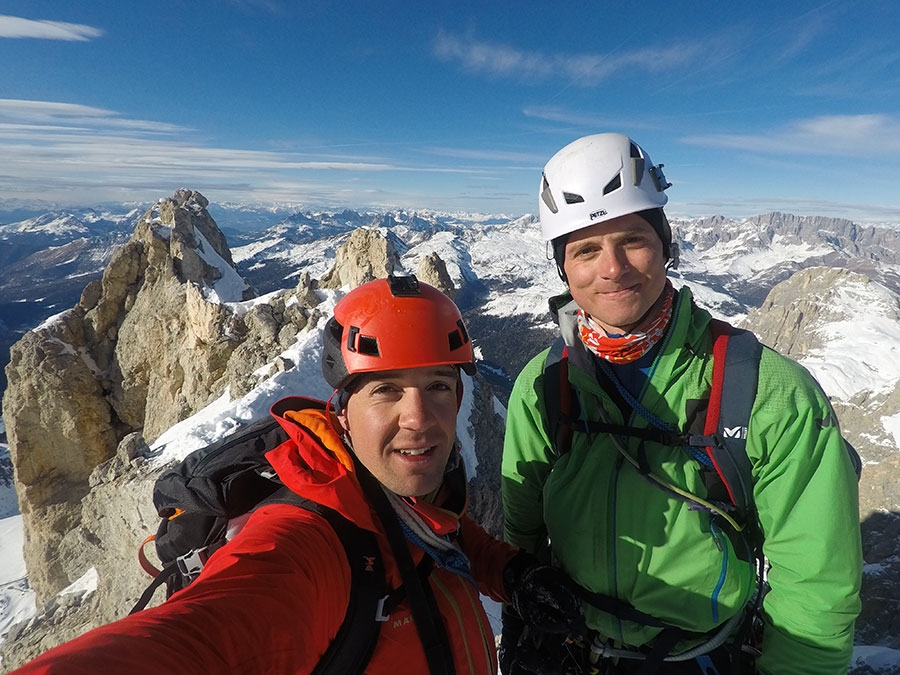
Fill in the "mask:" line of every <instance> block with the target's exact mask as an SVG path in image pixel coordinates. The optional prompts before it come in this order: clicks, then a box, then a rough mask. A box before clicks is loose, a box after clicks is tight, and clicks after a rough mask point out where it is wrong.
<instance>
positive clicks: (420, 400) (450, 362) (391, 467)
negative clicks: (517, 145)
mask: <svg viewBox="0 0 900 675" xmlns="http://www.w3.org/2000/svg"><path fill="white" fill-rule="evenodd" d="M323 343H324V349H323V357H322V369H323V373H324V375H325V379H326V381H327V382H328V383H329V384H330V385H332V386H333V387H334V389H335V392H334V395H333V396H332V399H331V401H329V402H328V403H322V402H321V401H313V400H311V399H304V398H300V397H289V398H287V399H283V400H281V401H279V402H278V403H276V404H275V406H273V408H272V414H273V416H275V418H276V419H277V420H278V422H279V423H280V424H281V426H282V427H283V428H284V430H285V431H286V432H287V434H288V437H289V438H288V440H287V441H285V442H284V443H282V444H281V445H280V446H278V447H277V448H275V449H274V450H272V451H271V452H269V453H268V454H267V459H268V460H269V462H270V463H271V465H272V467H273V468H274V469H275V471H276V472H277V473H278V476H279V478H280V479H281V480H282V482H283V483H284V484H285V485H286V486H287V487H288V488H289V489H290V490H291V491H293V492H295V493H297V494H298V495H300V496H302V497H304V498H306V499H309V500H312V501H314V502H317V503H319V504H322V505H325V506H327V507H329V508H331V509H333V510H335V511H337V512H339V513H340V514H341V515H342V516H343V517H344V518H346V519H348V520H350V521H351V522H352V523H354V524H355V525H356V526H358V527H361V528H364V529H366V530H369V531H371V532H373V533H374V534H375V537H376V540H377V543H378V548H379V550H380V551H381V554H382V558H383V560H384V567H385V576H386V583H387V586H388V588H390V589H397V588H399V587H401V586H403V587H404V591H405V595H404V596H403V599H402V600H401V601H400V602H399V604H398V605H397V606H396V607H393V608H392V609H391V610H390V616H389V617H388V618H387V620H386V621H384V620H383V621H382V622H381V626H380V632H379V633H378V639H377V642H376V643H375V646H374V651H373V653H372V655H371V658H370V659H369V660H368V664H367V665H365V670H364V672H365V673H369V674H371V675H375V674H385V675H387V674H390V675H396V674H397V673H446V674H450V673H459V674H462V673H472V674H488V673H496V670H497V658H496V653H495V648H494V636H493V632H492V631H491V627H490V624H489V622H488V619H487V616H486V614H485V612H484V609H483V606H482V603H481V600H480V597H479V593H484V594H485V595H488V596H489V597H491V598H493V599H494V600H497V601H501V602H512V603H513V604H514V605H515V607H516V608H517V609H518V610H519V611H520V613H521V614H522V616H523V617H524V618H525V620H526V621H531V622H532V623H535V624H538V625H540V626H541V627H542V628H543V629H545V630H556V631H558V632H566V631H568V630H569V629H570V625H571V626H575V627H576V630H577V626H579V625H581V621H582V620H581V616H580V611H579V609H578V602H577V600H576V599H575V595H574V593H573V591H572V589H571V586H570V582H569V581H568V579H567V578H565V577H564V576H562V575H561V574H560V573H558V572H557V571H555V570H553V569H551V568H549V567H546V566H541V565H539V564H537V563H536V562H535V561H534V559H533V558H531V557H530V556H529V555H528V554H525V553H524V552H521V551H518V549H515V548H512V547H510V546H508V545H506V544H504V543H502V542H499V541H497V540H495V539H493V538H492V537H490V536H489V535H488V534H487V533H486V532H485V531H484V530H483V529H481V527H480V526H479V525H477V524H476V523H475V522H474V521H473V520H471V519H470V518H469V517H468V516H467V515H465V506H466V482H465V470H464V467H463V465H462V458H461V457H460V454H459V448H458V444H457V441H456V417H457V412H458V410H459V405H460V401H461V398H462V378H461V374H460V371H461V370H463V371H465V372H466V373H468V374H470V375H471V374H474V372H475V359H474V353H473V350H472V344H471V341H470V339H469V336H468V333H467V332H466V328H465V325H464V323H463V321H462V317H461V315H460V312H459V309H458V308H457V307H456V305H455V304H454V303H453V302H452V301H451V300H450V299H449V298H447V297H446V296H445V295H443V294H442V293H440V291H438V290H437V289H435V288H432V287H431V286H428V285H427V284H424V283H420V282H418V281H417V280H416V278H415V277H390V278H388V279H380V280H377V281H372V282H369V283H367V284H363V285H362V286H360V287H359V288H357V289H355V290H353V291H351V292H350V293H348V294H347V295H346V296H345V297H344V298H343V299H342V300H341V301H340V302H339V303H338V304H337V306H336V307H335V312H334V316H333V317H332V318H331V319H330V320H329V322H328V324H327V326H326V328H325V331H324V335H323ZM332 401H334V405H332ZM379 505H381V508H380V507H379ZM398 533H402V534H400V535H399V537H400V538H399V545H398V539H397V536H398ZM423 560H424V561H425V563H427V564H423ZM405 568H406V569H407V570H408V569H414V570H416V571H415V573H413V574H412V575H410V574H409V573H408V572H407V573H404V569H405ZM421 570H430V571H428V573H427V576H425V574H424V573H421ZM421 577H424V579H422V578H421ZM353 590H354V589H353V588H352V584H351V572H350V566H349V564H348V561H347V554H346V553H345V550H344V547H343V545H342V543H341V540H340V539H339V538H338V536H337V534H336V533H335V531H334V529H333V528H332V527H331V526H330V525H329V523H328V521H326V520H325V518H323V517H322V516H321V515H319V514H318V513H314V512H312V511H310V510H307V509H304V508H301V507H299V506H297V505H294V504H286V503H269V504H266V505H264V506H262V507H260V508H258V509H257V510H255V511H254V512H253V513H252V515H251V516H250V518H249V520H248V521H247V523H246V525H245V526H244V527H243V529H241V531H240V532H239V533H238V534H237V536H236V537H234V538H233V539H232V540H231V541H230V542H229V543H228V544H227V545H225V546H224V547H222V548H221V549H219V550H218V551H217V552H216V553H214V554H213V555H212V556H211V557H210V559H209V561H208V562H207V564H206V566H205V567H204V568H203V571H202V573H201V574H200V576H199V578H198V579H197V580H196V581H194V583H192V584H190V585H189V586H187V587H186V588H185V589H183V590H181V591H179V592H178V593H176V594H175V595H173V596H172V597H171V598H170V599H169V600H168V601H166V602H165V603H163V604H161V605H159V606H157V607H153V608H151V609H147V610H145V611H142V612H138V613H136V614H132V615H130V616H128V617H126V618H124V619H121V620H120V621H117V622H114V623H112V624H109V625H107V626H102V627H100V628H97V629H95V630H93V631H91V632H89V633H87V634H85V635H83V636H81V637H80V638H77V639H75V640H73V641H71V642H68V643H66V644H63V645H60V646H59V647H56V648H55V649H52V650H50V651H49V652H46V653H45V654H43V655H41V656H39V657H38V658H36V659H35V660H33V661H31V662H30V663H29V664H26V665H25V666H23V667H22V668H21V669H19V670H17V671H15V672H16V673H18V674H19V675H25V674H26V673H29V674H30V673H66V674H68V675H72V674H75V675H78V674H84V675H87V674H88V673H90V674H91V675H94V674H95V673H97V672H108V673H119V672H122V673H129V675H140V674H142V673H146V674H147V675H151V674H152V675H156V674H158V673H185V674H187V673H217V674H233V675H253V674H263V673H264V674H269V673H272V674H275V673H284V674H285V675H295V674H298V673H312V672H313V671H314V669H316V668H317V666H318V665H319V662H320V660H321V658H322V656H323V655H324V654H325V652H326V650H327V649H328V647H329V645H330V644H331V642H332V641H333V640H334V639H335V636H336V634H337V632H338V629H339V628H340V627H341V624H342V621H343V619H344V615H345V612H346V610H347V606H348V603H349V602H350V598H351V593H352V592H353ZM423 598H424V600H423ZM381 618H382V619H384V618H385V617H381ZM373 621H374V618H373ZM423 644H427V646H428V647H427V649H426V648H425V647H423ZM316 672H319V671H316Z"/></svg>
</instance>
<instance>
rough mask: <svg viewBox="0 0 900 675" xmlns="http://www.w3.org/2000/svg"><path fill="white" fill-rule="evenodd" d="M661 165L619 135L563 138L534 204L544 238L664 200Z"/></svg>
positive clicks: (661, 203) (659, 204)
mask: <svg viewBox="0 0 900 675" xmlns="http://www.w3.org/2000/svg"><path fill="white" fill-rule="evenodd" d="M662 167H663V165H662V164H659V165H654V164H653V162H652V161H651V160H650V156H649V155H648V154H647V153H646V152H644V151H643V149H641V147H640V146H639V145H638V144H637V143H635V142H634V141H632V140H631V139H630V138H629V137H628V136H625V135H624V134H594V135H592V136H584V137H582V138H579V139H578V140H576V141H573V142H572V143H569V145H567V146H566V147H564V148H563V149H562V150H560V151H559V152H557V153H556V154H555V155H553V157H551V158H550V161H548V162H547V165H546V166H545V167H544V173H543V175H542V176H541V186H540V191H539V195H540V196H539V199H538V207H539V210H540V218H541V230H542V231H543V235H544V239H545V240H547V241H551V240H553V239H556V238H557V237H559V236H562V235H564V234H569V233H570V232H574V231H575V230H580V229H581V228H583V227H587V226H588V225H593V224H594V223H602V222H603V221H605V220H612V219H613V218H618V217H619V216H624V215H626V214H628V213H636V212H638V211H645V210H647V209H661V208H662V206H664V205H665V203H666V202H667V201H668V198H667V197H666V195H665V192H664V190H665V189H666V188H668V187H670V186H671V183H668V182H667V181H666V177H665V176H664V175H663V172H662ZM660 236H661V237H662V236H663V235H662V233H660ZM669 237H670V238H671V234H670V235H669ZM664 243H665V244H666V245H668V242H665V241H664Z"/></svg>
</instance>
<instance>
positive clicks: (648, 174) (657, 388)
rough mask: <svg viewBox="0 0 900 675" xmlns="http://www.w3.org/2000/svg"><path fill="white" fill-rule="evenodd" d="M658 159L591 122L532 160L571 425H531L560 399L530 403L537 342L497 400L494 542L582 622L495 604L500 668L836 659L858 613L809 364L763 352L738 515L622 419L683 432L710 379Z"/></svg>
mask: <svg viewBox="0 0 900 675" xmlns="http://www.w3.org/2000/svg"><path fill="white" fill-rule="evenodd" d="M661 167H662V165H658V166H655V165H653V163H652V162H651V161H650V158H649V157H648V156H647V154H646V153H645V152H644V151H643V150H642V149H641V148H640V147H639V146H638V145H637V144H636V143H634V142H633V141H632V140H631V139H630V138H628V137H627V136H624V135H621V134H598V135H593V136H587V137H584V138H580V139H578V140H576V141H574V142H573V143H571V144H569V145H568V146H566V147H565V148H563V149H562V150H560V151H559V152H558V153H557V154H556V155H554V156H553V157H552V158H551V159H550V160H549V162H548V163H547V165H546V167H545V168H544V172H543V175H542V178H541V186H540V198H539V207H540V217H541V227H542V229H543V234H544V238H545V239H546V240H548V241H549V242H551V243H552V246H553V250H554V255H555V259H556V264H557V266H558V269H559V272H560V276H561V277H562V279H563V281H564V282H565V283H566V285H567V287H568V293H567V294H566V295H564V296H562V297H561V298H559V299H554V301H553V302H551V305H552V306H554V307H557V308H558V314H557V319H558V323H559V326H560V332H561V334H562V338H563V340H564V341H565V345H566V350H567V359H568V365H567V374H568V381H569V388H570V392H571V394H572V395H573V399H574V401H575V404H574V406H575V408H574V410H575V411H576V413H577V415H576V414H575V413H572V412H569V411H564V412H565V413H566V415H568V416H570V417H577V421H576V422H573V423H571V424H570V427H571V440H570V442H569V444H568V447H567V448H566V449H564V451H562V452H560V451H559V448H558V446H557V444H556V443H555V442H554V441H552V440H551V433H550V432H549V431H548V425H549V424H550V420H555V419H558V418H559V417H560V414H559V413H560V411H559V410H555V411H551V410H548V405H550V406H556V407H557V408H558V407H559V406H560V403H559V401H558V400H557V399H559V398H560V397H559V396H556V397H552V398H553V400H552V401H549V402H548V401H546V400H544V399H545V397H546V392H547V391H548V390H547V389H546V388H545V383H544V378H545V364H546V362H547V358H548V353H549V351H550V350H549V349H548V350H545V351H543V352H541V353H540V354H538V355H537V356H535V357H534V358H533V359H532V360H531V361H530V362H529V363H528V364H527V365H526V366H525V368H524V369H523V370H522V372H521V373H520V374H519V376H518V378H517V380H516V383H515V386H514V388H513V392H512V395H511V397H510V401H509V412H508V418H507V426H506V439H505V444H504V450H503V506H504V514H505V519H506V524H505V528H506V538H507V540H508V541H509V542H510V543H512V544H515V545H517V546H520V547H522V548H524V549H526V550H528V551H530V552H532V553H535V554H537V555H539V556H544V557H545V558H546V559H547V560H548V561H549V562H552V563H553V564H555V565H558V566H559V567H561V568H562V569H563V570H564V571H565V572H566V573H568V574H569V575H570V576H571V577H572V578H573V579H575V580H576V581H577V582H579V583H580V584H581V585H582V586H583V587H584V588H585V589H586V591H587V592H588V593H586V594H585V600H584V601H583V609H584V612H585V617H586V619H587V623H588V626H589V627H590V629H592V635H590V636H589V637H588V638H587V639H584V640H578V641H575V642H572V641H569V642H568V643H565V644H561V643H560V640H559V639H556V640H554V639H553V637H552V636H546V635H536V634H535V631H533V630H530V629H529V628H527V627H526V628H523V626H522V625H521V623H520V622H519V621H517V620H516V617H515V616H514V613H513V612H508V613H507V614H506V615H505V617H504V634H503V638H502V643H501V664H502V665H503V667H504V668H505V671H506V672H507V673H526V672H535V673H552V672H560V673H566V672H595V673H654V672H659V673H721V674H722V675H726V674H727V673H732V672H742V673H749V672H758V673H765V674H776V673H777V674H784V675H788V674H793V673H804V674H816V675H825V674H831V673H834V674H837V673H845V672H846V671H847V666H848V663H849V659H850V655H851V650H852V646H853V628H854V622H855V620H856V617H857V615H858V614H859V611H860V603H859V587H860V579H861V570H862V553H861V545H860V530H859V517H858V487H857V479H858V474H857V471H858V457H857V456H856V453H855V452H854V451H853V449H852V447H850V446H849V444H848V443H846V441H845V440H844V439H843V438H842V436H841V433H840V430H839V428H838V425H837V420H836V418H835V416H834V413H833V411H832V409H831V406H830V404H829V402H828V399H827V398H826V396H825V394H824V393H823V392H822V390H821V388H820V386H819V385H818V383H817V382H816V381H815V379H814V378H813V377H812V376H811V375H810V374H809V373H808V372H807V371H806V370H805V369H804V368H803V367H802V366H800V365H799V364H797V363H795V362H794V361H791V360H790V359H788V358H785V357H783V356H781V355H779V354H777V353H776V352H774V351H772V350H771V349H768V348H763V350H762V355H761V357H760V362H759V368H758V372H759V384H758V389H757V392H756V396H755V399H754V402H753V407H752V412H751V415H750V418H749V422H748V423H747V429H746V454H747V456H748V458H749V460H750V465H751V467H752V468H751V476H750V478H749V482H750V483H751V485H752V501H753V505H754V507H755V514H754V513H751V514H749V516H748V517H747V522H744V523H741V522H736V521H735V519H736V518H737V517H738V516H734V514H733V513H730V512H729V509H728V508H727V506H723V505H722V502H716V500H714V499H713V494H712V492H713V490H714V487H713V484H714V482H715V481H712V482H710V481H709V480H705V477H708V476H709V475H710V474H711V473H714V472H712V470H711V469H710V468H709V467H706V466H705V465H704V463H703V462H702V461H700V459H703V458H702V457H701V458H699V459H697V458H695V457H692V456H691V455H690V454H689V452H688V449H686V448H685V447H684V446H678V445H672V444H667V443H665V442H662V441H660V440H659V439H658V437H657V436H654V435H653V434H644V437H638V436H637V435H635V433H632V432H633V430H634V429H651V428H652V429H655V430H664V431H671V432H675V433H677V434H686V433H697V432H698V429H699V430H700V433H702V430H703V427H704V420H705V409H706V404H707V402H708V401H709V399H710V390H711V377H712V368H713V359H712V340H713V338H712V334H711V328H710V322H711V317H710V315H709V313H708V312H707V311H705V310H703V309H701V308H699V307H697V305H695V304H694V302H693V300H692V297H691V293H690V290H689V289H688V288H687V287H682V288H680V289H678V290H676V289H675V288H674V287H673V285H672V283H671V282H670V281H669V279H668V278H667V271H668V268H669V267H670V264H669V261H670V260H672V259H673V258H674V257H676V256H677V251H676V249H675V247H674V245H673V243H672V233H671V229H670V227H669V224H668V221H667V220H666V216H665V213H664V212H663V209H662V207H663V206H664V205H665V203H666V201H667V198H666V196H665V194H664V190H665V189H666V188H668V187H669V186H670V184H669V183H667V182H666V179H665V176H664V175H663V173H662V170H661ZM673 254H674V255H673ZM560 386H561V385H560ZM592 424H593V425H594V426H593V429H594V430H592V429H591V425H592ZM598 424H606V425H621V426H622V427H625V428H627V429H626V430H625V431H622V432H619V433H609V432H605V431H596V428H597V425H598ZM585 429H587V430H586V431H585ZM716 504H719V506H718V507H717V506H716ZM723 511H724V513H723ZM729 514H730V515H731V516H734V517H733V518H732V517H729ZM751 520H752V521H753V522H749V521H751ZM729 522H730V523H731V524H729ZM754 531H756V532H757V533H758V534H756V535H755V536H754V535H753V534H748V533H751V532H754ZM760 544H761V554H759V555H754V554H753V552H754V550H755V551H759V550H760ZM754 558H757V559H758V560H757V561H754ZM757 570H759V571H757ZM589 595H590V597H588V596H589ZM754 608H755V609H754ZM739 669H740V670H739Z"/></svg>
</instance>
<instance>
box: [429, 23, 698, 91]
mask: <svg viewBox="0 0 900 675" xmlns="http://www.w3.org/2000/svg"><path fill="white" fill-rule="evenodd" d="M434 53H435V55H436V56H437V57H438V58H439V59H441V60H444V61H450V62H458V63H460V64H461V65H462V66H463V67H464V68H466V69H468V70H471V71H474V72H480V73H487V74H489V75H493V76H498V77H519V78H522V79H532V80H548V79H553V78H556V79H559V80H562V81H565V82H567V83H568V82H571V83H572V84H576V85H581V86H593V85H596V84H598V83H599V82H601V81H603V80H605V79H607V78H609V77H612V76H614V75H616V74H618V73H620V72H622V71H625V72H634V71H638V72H641V73H656V72H664V71H668V70H673V69H676V68H681V67H683V66H684V65H686V64H688V63H690V62H692V61H693V60H694V59H695V58H696V56H697V55H698V53H699V48H698V47H697V46H695V45H674V46H671V47H647V48H643V49H636V50H632V51H624V52H612V53H585V54H573V55H561V54H544V53H541V52H528V51H525V50H522V49H518V48H516V47H511V46H508V45H502V44H492V43H487V42H482V41H478V40H475V39H470V38H460V37H456V36H454V35H449V34H447V33H441V34H440V35H438V36H437V38H436V39H435V42H434Z"/></svg>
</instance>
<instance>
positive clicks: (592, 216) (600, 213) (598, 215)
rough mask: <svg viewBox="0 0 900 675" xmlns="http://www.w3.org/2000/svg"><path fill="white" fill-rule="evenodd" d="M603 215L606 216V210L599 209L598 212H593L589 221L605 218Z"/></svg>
mask: <svg viewBox="0 0 900 675" xmlns="http://www.w3.org/2000/svg"><path fill="white" fill-rule="evenodd" d="M605 215H606V209H600V210H599V211H594V212H593V213H592V214H591V216H590V218H591V220H594V218H599V217H600V216H605Z"/></svg>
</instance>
